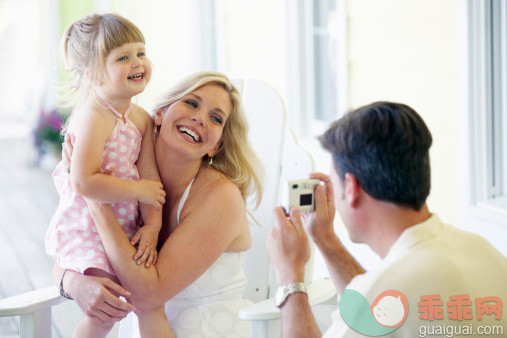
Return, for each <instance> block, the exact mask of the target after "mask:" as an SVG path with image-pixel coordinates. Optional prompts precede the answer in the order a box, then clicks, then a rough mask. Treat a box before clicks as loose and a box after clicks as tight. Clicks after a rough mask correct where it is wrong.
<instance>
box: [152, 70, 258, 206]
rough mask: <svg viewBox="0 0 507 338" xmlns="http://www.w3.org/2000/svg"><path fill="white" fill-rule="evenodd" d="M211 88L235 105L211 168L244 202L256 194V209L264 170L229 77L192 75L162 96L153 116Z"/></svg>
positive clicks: (222, 75) (206, 157)
mask: <svg viewBox="0 0 507 338" xmlns="http://www.w3.org/2000/svg"><path fill="white" fill-rule="evenodd" d="M208 84H213V85H217V86H220V87H222V88H223V89H224V90H225V91H226V92H227V93H228V94H229V97H230V99H231V105H232V111H231V114H230V115H229V117H228V118H227V120H226V122H225V125H224V129H223V132H222V139H221V141H222V145H221V147H220V150H219V151H218V152H217V153H216V154H215V155H214V156H213V163H212V164H211V166H212V167H213V168H214V169H216V170H218V171H220V172H221V173H222V174H224V175H225V176H226V177H227V178H228V179H229V180H231V181H232V182H234V183H235V184H236V185H237V186H238V188H239V190H240V192H241V195H242V196H243V199H244V200H245V201H246V199H247V197H248V196H250V195H251V194H254V193H255V202H256V203H255V206H256V207H257V206H259V204H260V202H261V199H262V190H263V188H262V183H261V176H262V173H263V168H262V166H261V165H260V160H259V158H258V157H257V155H256V154H255V152H254V151H253V149H252V146H251V145H250V142H249V141H248V122H247V120H246V116H245V112H244V108H243V102H242V100H241V96H240V95H239V92H238V90H237V89H236V87H234V85H233V84H232V83H231V81H230V80H229V79H228V78H227V76H225V75H224V74H222V73H218V72H209V71H208V72H199V73H195V74H193V75H190V76H189V77H187V78H185V79H183V80H182V81H180V82H179V83H177V84H176V85H175V86H174V87H173V88H172V89H171V90H169V91H168V92H167V93H165V94H164V95H162V96H161V98H160V99H159V100H158V102H157V104H156V105H155V107H154V112H157V111H159V110H161V109H162V110H166V109H167V107H169V106H170V105H171V104H173V103H174V102H176V101H178V100H179V99H181V98H182V97H183V96H185V95H187V94H189V93H191V92H192V91H194V90H196V89H198V88H200V87H202V86H204V85H208ZM209 160H210V159H209V157H208V156H207V155H205V156H204V157H203V159H202V161H203V163H204V164H205V165H208V163H209Z"/></svg>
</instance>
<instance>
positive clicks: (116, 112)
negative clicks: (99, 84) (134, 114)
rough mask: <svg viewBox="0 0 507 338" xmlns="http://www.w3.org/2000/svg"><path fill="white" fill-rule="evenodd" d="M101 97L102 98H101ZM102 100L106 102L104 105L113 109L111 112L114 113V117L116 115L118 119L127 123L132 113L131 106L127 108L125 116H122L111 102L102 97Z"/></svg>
mask: <svg viewBox="0 0 507 338" xmlns="http://www.w3.org/2000/svg"><path fill="white" fill-rule="evenodd" d="M99 97H100V96H99ZM100 99H101V100H102V101H104V103H105V104H106V106H107V107H108V108H109V109H111V111H112V112H113V113H114V115H116V117H118V118H119V119H121V120H123V121H124V122H127V118H128V116H129V113H130V104H129V106H128V108H127V111H126V112H125V114H123V115H122V114H120V113H119V112H118V110H116V108H115V107H113V105H112V104H110V103H109V102H107V100H106V99H104V98H102V97H100Z"/></svg>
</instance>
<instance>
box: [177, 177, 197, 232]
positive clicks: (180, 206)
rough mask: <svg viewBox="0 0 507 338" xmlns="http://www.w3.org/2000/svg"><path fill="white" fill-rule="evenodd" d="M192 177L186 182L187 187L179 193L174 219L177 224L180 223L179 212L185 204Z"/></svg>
mask: <svg viewBox="0 0 507 338" xmlns="http://www.w3.org/2000/svg"><path fill="white" fill-rule="evenodd" d="M194 179H195V177H194V178H192V181H190V183H189V184H188V186H187V188H186V189H185V191H184V192H183V195H181V198H180V203H178V210H177V211H176V220H177V222H178V225H180V213H181V209H183V205H185V201H186V200H187V197H188V194H189V193H190V188H191V187H192V183H193V182H194Z"/></svg>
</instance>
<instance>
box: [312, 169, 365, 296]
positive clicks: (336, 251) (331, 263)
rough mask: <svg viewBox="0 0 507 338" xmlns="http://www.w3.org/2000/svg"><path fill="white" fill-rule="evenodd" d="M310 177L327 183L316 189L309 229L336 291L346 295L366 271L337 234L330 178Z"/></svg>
mask: <svg viewBox="0 0 507 338" xmlns="http://www.w3.org/2000/svg"><path fill="white" fill-rule="evenodd" d="M310 178H316V179H319V180H321V181H322V182H324V186H322V185H320V186H318V187H317V188H316V189H315V211H314V212H313V213H311V214H310V216H309V217H308V219H307V222H305V229H306V231H307V232H308V234H309V235H310V237H311V238H312V239H313V241H314V242H315V244H316V245H317V247H318V248H319V251H320V252H321V254H322V256H323V257H324V260H325V262H326V266H327V269H328V271H329V275H330V276H331V279H332V280H333V283H334V285H335V287H336V290H337V291H338V293H340V294H342V292H343V290H344V289H345V287H346V286H347V285H348V284H349V283H350V281H351V280H352V279H353V278H354V277H355V276H357V275H360V274H363V273H365V272H366V271H365V270H364V269H363V267H362V266H361V264H359V262H357V261H356V260H355V258H354V257H352V255H351V254H350V253H349V252H348V251H347V249H346V248H345V247H344V246H343V244H342V242H341V241H340V239H339V238H338V236H337V235H336V233H335V232H334V228H333V221H334V216H335V206H334V193H333V185H332V183H331V180H330V179H329V176H327V175H325V174H322V173H312V174H310Z"/></svg>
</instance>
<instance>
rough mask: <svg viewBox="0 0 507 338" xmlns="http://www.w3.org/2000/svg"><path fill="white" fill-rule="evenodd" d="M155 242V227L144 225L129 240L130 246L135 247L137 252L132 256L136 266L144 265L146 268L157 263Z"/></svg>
mask: <svg viewBox="0 0 507 338" xmlns="http://www.w3.org/2000/svg"><path fill="white" fill-rule="evenodd" d="M157 240H158V231H157V230H156V229H155V227H153V226H150V225H149V224H145V225H143V226H142V227H140V228H139V230H138V231H137V232H136V234H135V235H134V237H132V239H131V240H130V244H132V245H135V244H136V243H137V242H139V245H138V246H137V252H136V254H135V255H134V260H135V261H136V263H137V264H145V266H146V267H147V268H148V267H150V264H152V263H153V264H155V263H156V262H157Z"/></svg>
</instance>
